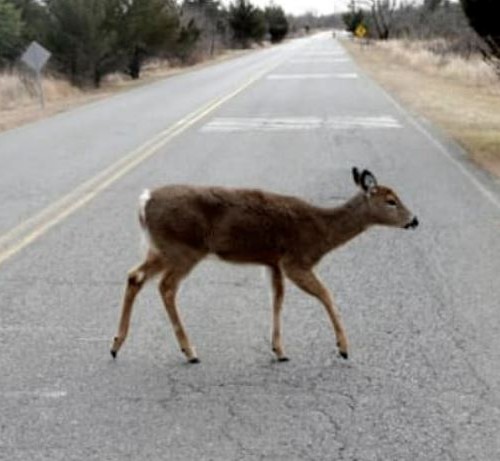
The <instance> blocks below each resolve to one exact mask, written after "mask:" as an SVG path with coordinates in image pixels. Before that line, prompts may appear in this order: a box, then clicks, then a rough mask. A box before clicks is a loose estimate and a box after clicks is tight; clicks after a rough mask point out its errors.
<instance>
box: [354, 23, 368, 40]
mask: <svg viewBox="0 0 500 461" xmlns="http://www.w3.org/2000/svg"><path fill="white" fill-rule="evenodd" d="M354 34H355V35H356V37H358V38H363V37H364V36H365V35H366V27H365V26H364V25H363V24H359V25H358V27H356V30H355V31H354Z"/></svg>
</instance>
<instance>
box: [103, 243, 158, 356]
mask: <svg viewBox="0 0 500 461" xmlns="http://www.w3.org/2000/svg"><path fill="white" fill-rule="evenodd" d="M163 269H164V262H163V260H162V259H161V257H160V256H159V255H158V254H156V253H154V252H151V251H150V252H149V253H148V255H147V257H146V260H145V261H144V262H143V263H142V264H139V265H138V266H137V267H135V268H134V269H132V270H130V271H129V273H128V278H127V287H126V289H125V295H124V297H123V304H122V313H121V317H120V323H119V326H118V333H117V335H116V336H115V337H114V339H113V345H112V346H111V355H112V356H113V358H116V355H117V354H118V351H119V350H120V347H121V346H122V345H123V343H124V342H125V339H126V337H127V333H128V329H129V325H130V317H131V314H132V307H133V305H134V301H135V298H136V296H137V294H138V293H139V291H141V288H142V287H143V286H144V284H145V283H146V282H147V281H148V280H149V279H151V278H152V277H154V276H155V275H156V274H158V273H159V272H161V271H162V270H163Z"/></svg>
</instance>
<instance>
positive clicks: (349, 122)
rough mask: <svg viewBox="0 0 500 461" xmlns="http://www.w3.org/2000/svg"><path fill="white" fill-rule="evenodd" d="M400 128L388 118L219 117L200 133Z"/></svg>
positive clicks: (398, 124) (394, 121) (205, 126)
mask: <svg viewBox="0 0 500 461" xmlns="http://www.w3.org/2000/svg"><path fill="white" fill-rule="evenodd" d="M390 128H402V126H401V124H400V123H399V122H398V121H397V120H396V119H394V118H393V117H390V116H386V115H383V116H372V117H354V116H349V117H328V118H324V119H322V118H319V117H251V118H250V117H241V118H240V117H233V118H224V117H219V118H215V119H213V120H212V121H211V122H209V123H207V124H206V125H204V126H203V127H202V128H201V131H202V132H204V133H214V132H224V133H228V132H237V131H292V130H318V129H326V130H350V129H390Z"/></svg>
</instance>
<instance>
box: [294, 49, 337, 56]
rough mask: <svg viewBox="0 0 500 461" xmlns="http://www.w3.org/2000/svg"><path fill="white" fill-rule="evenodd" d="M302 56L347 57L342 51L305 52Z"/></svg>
mask: <svg viewBox="0 0 500 461" xmlns="http://www.w3.org/2000/svg"><path fill="white" fill-rule="evenodd" d="M301 56H346V53H345V52H344V51H342V50H338V51H305V52H303V53H302V54H301Z"/></svg>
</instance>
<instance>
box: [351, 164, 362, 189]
mask: <svg viewBox="0 0 500 461" xmlns="http://www.w3.org/2000/svg"><path fill="white" fill-rule="evenodd" d="M352 179H354V184H356V186H360V185H361V184H360V181H361V173H360V172H359V170H358V169H357V168H356V167H355V166H353V167H352Z"/></svg>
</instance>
